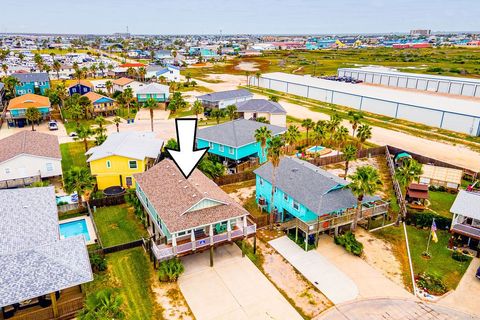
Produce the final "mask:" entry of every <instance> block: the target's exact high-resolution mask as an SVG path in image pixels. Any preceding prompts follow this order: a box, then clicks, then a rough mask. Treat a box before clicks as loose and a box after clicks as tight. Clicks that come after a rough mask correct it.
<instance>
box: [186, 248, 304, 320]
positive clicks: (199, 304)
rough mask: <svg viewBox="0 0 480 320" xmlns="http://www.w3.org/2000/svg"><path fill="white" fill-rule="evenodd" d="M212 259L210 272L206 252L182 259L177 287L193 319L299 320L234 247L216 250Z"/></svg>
mask: <svg viewBox="0 0 480 320" xmlns="http://www.w3.org/2000/svg"><path fill="white" fill-rule="evenodd" d="M214 255H215V256H214V267H213V268H210V267H209V252H208V251H205V252H202V253H198V254H194V255H189V256H186V257H184V258H182V260H183V263H184V265H185V273H184V274H183V275H182V276H181V277H180V279H179V285H180V289H181V291H182V293H183V295H184V297H185V299H186V300H187V303H188V305H189V306H190V308H191V310H192V312H193V314H194V315H195V318H196V319H198V320H206V319H208V320H209V319H212V320H220V319H229V320H230V319H232V320H235V319H238V320H240V319H241V320H246V319H258V320H260V319H285V320H297V319H298V320H301V319H302V317H301V316H300V315H299V314H298V313H297V312H296V310H295V309H294V308H293V307H292V306H291V305H290V303H289V302H288V301H287V300H286V299H285V298H284V297H283V296H282V295H281V294H280V292H278V291H277V289H276V288H275V287H274V286H273V284H272V283H271V282H270V281H269V280H268V279H267V278H266V277H265V276H264V275H263V274H262V273H261V272H260V270H258V268H257V267H255V265H254V264H253V263H252V262H251V261H250V260H249V259H248V258H247V257H244V258H242V255H241V252H240V249H239V248H238V247H237V246H236V245H225V246H222V247H219V248H216V249H215V254H214Z"/></svg>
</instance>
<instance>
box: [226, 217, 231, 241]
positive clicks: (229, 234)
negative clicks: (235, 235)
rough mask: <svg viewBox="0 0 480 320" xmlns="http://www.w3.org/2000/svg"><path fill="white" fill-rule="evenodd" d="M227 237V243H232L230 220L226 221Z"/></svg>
mask: <svg viewBox="0 0 480 320" xmlns="http://www.w3.org/2000/svg"><path fill="white" fill-rule="evenodd" d="M227 237H228V241H232V224H231V223H230V220H227Z"/></svg>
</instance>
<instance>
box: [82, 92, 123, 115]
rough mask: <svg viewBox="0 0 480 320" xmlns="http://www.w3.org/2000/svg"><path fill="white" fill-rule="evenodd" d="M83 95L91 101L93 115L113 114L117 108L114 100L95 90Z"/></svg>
mask: <svg viewBox="0 0 480 320" xmlns="http://www.w3.org/2000/svg"><path fill="white" fill-rule="evenodd" d="M84 96H85V97H87V98H88V100H90V102H91V103H92V106H93V108H92V110H93V113H94V116H99V115H102V116H113V115H115V110H117V106H116V104H115V100H113V99H112V98H110V97H106V96H103V95H101V94H98V93H96V92H93V91H91V92H88V93H86V94H84Z"/></svg>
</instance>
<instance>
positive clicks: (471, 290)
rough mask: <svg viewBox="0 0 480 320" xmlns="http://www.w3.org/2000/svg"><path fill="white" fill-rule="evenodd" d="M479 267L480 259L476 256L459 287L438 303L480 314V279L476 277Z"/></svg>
mask: <svg viewBox="0 0 480 320" xmlns="http://www.w3.org/2000/svg"><path fill="white" fill-rule="evenodd" d="M479 267H480V259H478V258H474V259H473V260H472V262H471V263H470V266H469V267H468V269H467V271H466V272H465V274H464V275H463V277H462V280H460V283H459V284H458V286H457V289H455V290H454V291H453V292H451V293H450V294H448V295H447V296H446V297H444V298H443V299H441V300H440V301H438V302H437V303H438V304H440V305H444V306H448V307H452V308H455V309H459V310H463V311H465V312H468V313H472V314H476V315H478V316H480V280H479V279H477V278H475V273H476V272H477V269H478V268H479Z"/></svg>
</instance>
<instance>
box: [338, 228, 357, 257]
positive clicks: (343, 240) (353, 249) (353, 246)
mask: <svg viewBox="0 0 480 320" xmlns="http://www.w3.org/2000/svg"><path fill="white" fill-rule="evenodd" d="M334 241H335V244H338V245H340V246H342V247H344V248H345V250H347V252H350V253H352V254H354V255H356V256H360V255H362V252H363V244H362V243H361V242H359V241H357V239H355V235H354V234H353V233H352V232H351V231H348V232H346V233H345V234H343V235H341V236H335V238H334Z"/></svg>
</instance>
